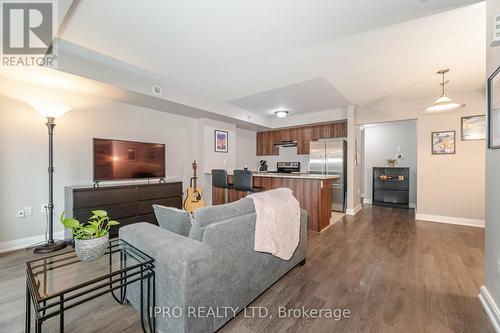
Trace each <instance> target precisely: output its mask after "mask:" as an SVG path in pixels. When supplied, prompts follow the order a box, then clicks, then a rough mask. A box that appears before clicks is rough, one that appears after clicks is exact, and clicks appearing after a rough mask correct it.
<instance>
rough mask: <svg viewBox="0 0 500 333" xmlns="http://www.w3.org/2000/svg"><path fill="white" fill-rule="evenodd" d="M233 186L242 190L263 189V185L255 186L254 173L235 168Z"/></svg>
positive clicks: (254, 190)
mask: <svg viewBox="0 0 500 333" xmlns="http://www.w3.org/2000/svg"><path fill="white" fill-rule="evenodd" d="M233 188H234V189H235V190H236V191H240V192H247V193H253V192H259V191H263V190H264V188H263V187H259V186H255V187H254V186H253V175H252V171H250V170H234V173H233Z"/></svg>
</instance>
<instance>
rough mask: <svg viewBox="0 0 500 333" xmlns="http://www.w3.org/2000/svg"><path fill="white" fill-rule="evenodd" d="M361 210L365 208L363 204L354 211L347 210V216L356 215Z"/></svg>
mask: <svg viewBox="0 0 500 333" xmlns="http://www.w3.org/2000/svg"><path fill="white" fill-rule="evenodd" d="M361 209H363V206H361V204H359V205H357V206H356V207H355V208H354V209H347V210H346V212H345V213H346V214H347V215H353V216H354V215H356V214H357V213H358V212H359V211H360V210H361Z"/></svg>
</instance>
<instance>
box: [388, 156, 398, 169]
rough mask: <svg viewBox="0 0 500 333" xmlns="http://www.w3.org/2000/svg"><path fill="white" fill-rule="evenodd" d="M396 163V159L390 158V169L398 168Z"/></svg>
mask: <svg viewBox="0 0 500 333" xmlns="http://www.w3.org/2000/svg"><path fill="white" fill-rule="evenodd" d="M396 162H397V160H396V159H395V158H390V159H388V160H387V165H388V166H389V167H390V168H394V167H395V166H396Z"/></svg>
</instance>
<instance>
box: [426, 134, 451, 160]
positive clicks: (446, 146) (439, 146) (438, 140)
mask: <svg viewBox="0 0 500 333" xmlns="http://www.w3.org/2000/svg"><path fill="white" fill-rule="evenodd" d="M431 140H432V141H431V143H432V155H449V154H455V152H456V148H455V131H441V132H432V133H431Z"/></svg>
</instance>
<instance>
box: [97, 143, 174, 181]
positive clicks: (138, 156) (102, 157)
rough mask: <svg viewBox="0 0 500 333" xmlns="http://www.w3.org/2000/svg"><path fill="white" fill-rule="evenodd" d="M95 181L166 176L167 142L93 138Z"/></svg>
mask: <svg viewBox="0 0 500 333" xmlns="http://www.w3.org/2000/svg"><path fill="white" fill-rule="evenodd" d="M93 141H94V142H93V143H94V145H93V146H94V181H101V180H118V179H137V178H160V177H165V145H164V144H161V143H147V142H135V141H124V140H110V139H96V138H94V139H93Z"/></svg>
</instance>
